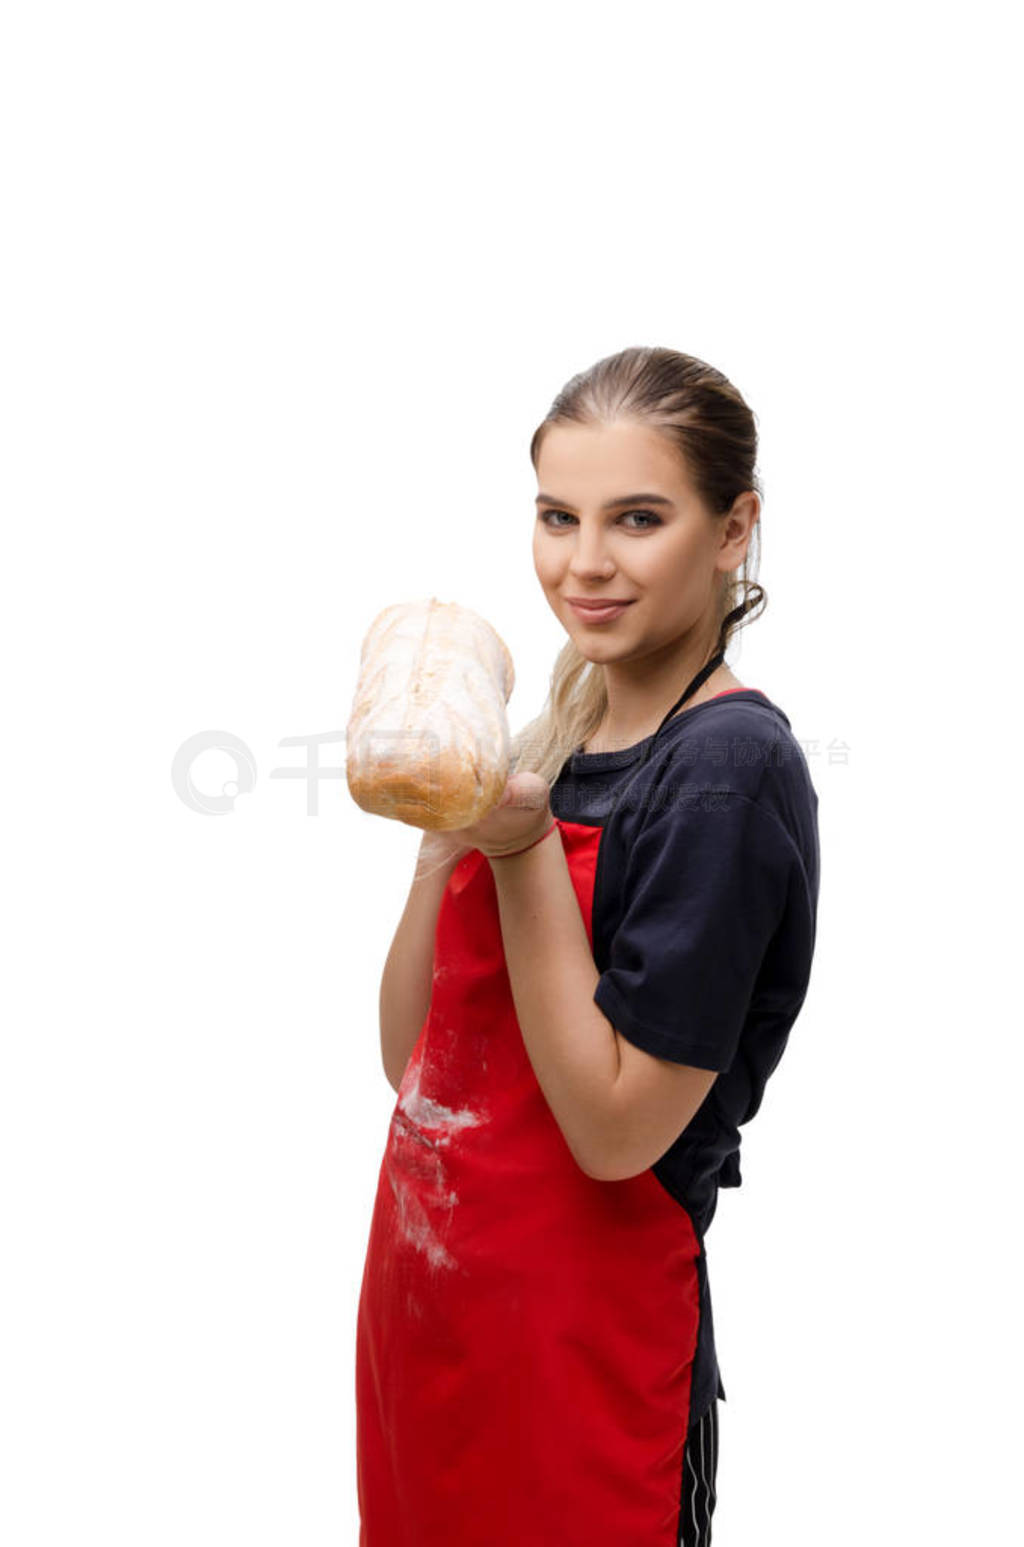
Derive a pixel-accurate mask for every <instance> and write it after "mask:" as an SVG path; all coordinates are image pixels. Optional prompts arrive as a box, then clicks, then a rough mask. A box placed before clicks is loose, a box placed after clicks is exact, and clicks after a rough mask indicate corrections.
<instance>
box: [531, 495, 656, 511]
mask: <svg viewBox="0 0 1024 1547" xmlns="http://www.w3.org/2000/svg"><path fill="white" fill-rule="evenodd" d="M641 500H643V501H644V502H645V503H646V504H648V505H671V504H672V501H671V500H669V499H666V498H665V496H664V494H622V495H620V496H619V498H618V499H616V500H608V501H607V502H606V503H605V504H604V505H602V506H601V509H602V510H615V509H616V508H617V507H618V506H619V505H633V504H636V503H638V502H639V501H641ZM536 503H537V504H538V505H557V506H558V508H559V509H560V510H572V508H573V507H572V506H571V505H570V504H569V501H568V500H556V499H555V498H554V496H553V495H551V494H538V495H537V501H536Z"/></svg>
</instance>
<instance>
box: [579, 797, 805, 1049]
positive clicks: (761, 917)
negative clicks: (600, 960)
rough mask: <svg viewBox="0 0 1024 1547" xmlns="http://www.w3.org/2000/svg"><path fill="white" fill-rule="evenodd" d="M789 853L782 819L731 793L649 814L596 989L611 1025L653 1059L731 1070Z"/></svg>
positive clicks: (779, 906)
mask: <svg viewBox="0 0 1024 1547" xmlns="http://www.w3.org/2000/svg"><path fill="white" fill-rule="evenodd" d="M688 793H691V794H692V792H688ZM794 855H795V850H794V848H793V844H792V840H791V839H790V837H789V835H788V834H787V832H786V831H785V828H784V827H783V826H782V825H781V823H780V822H779V820H778V818H777V817H775V816H774V815H773V814H772V813H771V812H770V811H768V810H767V809H766V808H765V807H763V806H760V805H758V804H757V802H756V801H754V800H751V799H749V798H748V797H747V796H744V795H739V794H737V793H735V792H733V791H713V792H708V793H705V794H702V796H701V798H699V799H694V798H691V799H689V800H687V801H685V802H678V801H677V802H674V803H666V804H665V805H664V806H663V807H662V808H661V809H659V810H657V811H653V812H651V813H649V814H648V815H647V817H646V818H645V820H644V822H643V824H642V826H641V829H640V831H639V833H638V834H637V837H636V839H635V840H634V843H633V847H632V851H631V853H630V856H629V859H628V861H627V863H626V870H625V876H624V880H623V896H624V912H623V914H622V918H621V921H620V923H619V925H618V927H617V929H616V930H615V932H614V934H613V936H612V939H611V941H610V944H609V951H608V965H607V967H606V969H605V970H604V971H603V972H602V973H601V976H600V978H599V979H598V981H597V984H596V985H595V988H594V1001H595V1003H596V1004H597V1005H598V1007H599V1008H600V1009H601V1010H602V1011H603V1012H604V1014H605V1015H606V1016H607V1017H608V1019H609V1020H610V1021H611V1023H612V1025H613V1026H614V1027H615V1028H616V1030H617V1031H619V1032H621V1034H622V1035H623V1036H624V1037H626V1038H627V1040H628V1041H630V1042H632V1043H634V1044H635V1045H636V1046H637V1047H639V1048H643V1049H644V1051H645V1052H648V1053H652V1054H654V1056H655V1057H657V1058H666V1059H669V1060H671V1061H672V1062H676V1063H686V1064H693V1065H694V1066H696V1067H697V1068H700V1069H714V1070H719V1071H721V1070H723V1069H727V1068H728V1067H729V1065H730V1064H731V1063H732V1061H733V1058H734V1057H735V1055H736V1051H737V1049H738V1047H739V1042H740V1034H741V1032H742V1030H743V1025H744V1021H745V1020H746V1016H747V1010H748V1007H749V1005H750V1001H751V997H752V995H753V991H754V986H755V983H756V981H757V976H758V973H759V971H760V969H761V964H762V962H763V960H764V956H765V952H766V951H767V949H768V946H769V944H770V942H771V939H772V936H773V935H774V933H775V931H776V929H777V928H778V926H779V922H780V920H781V918H782V916H783V914H784V912H785V906H786V895H787V891H788V888H789V882H790V875H791V872H792V868H793V863H794Z"/></svg>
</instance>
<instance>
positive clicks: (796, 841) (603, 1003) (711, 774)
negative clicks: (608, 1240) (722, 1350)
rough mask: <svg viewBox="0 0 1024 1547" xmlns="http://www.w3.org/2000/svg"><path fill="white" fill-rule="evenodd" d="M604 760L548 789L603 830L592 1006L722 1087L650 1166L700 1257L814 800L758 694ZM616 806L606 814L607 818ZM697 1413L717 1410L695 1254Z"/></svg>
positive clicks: (783, 962)
mask: <svg viewBox="0 0 1024 1547" xmlns="http://www.w3.org/2000/svg"><path fill="white" fill-rule="evenodd" d="M652 740H653V737H647V738H646V739H645V740H644V741H640V742H637V743H636V744H635V745H634V746H632V747H625V748H623V749H621V750H620V751H616V752H589V753H588V752H580V751H577V752H574V753H572V754H571V755H570V757H569V758H567V759H566V762H565V763H564V764H563V766H562V769H561V771H560V773H559V775H558V778H557V780H556V781H555V783H554V785H553V786H552V790H551V809H552V812H553V813H554V815H555V816H557V817H559V818H560V819H561V820H562V821H567V822H579V823H584V824H587V825H595V826H599V827H601V828H602V829H603V831H602V834H601V840H600V845H599V848H598V855H597V871H596V875H595V878H594V894H593V945H594V962H595V965H596V967H597V969H598V971H599V972H600V974H601V976H600V978H599V980H598V982H597V985H596V987H595V990H594V1002H595V1003H596V1004H597V1005H598V1006H599V1008H600V1009H601V1010H603V1012H604V1013H605V1015H606V1016H607V1017H608V1019H609V1021H610V1022H611V1023H612V1025H613V1026H614V1027H615V1028H616V1030H617V1031H618V1032H619V1033H620V1034H621V1035H622V1036H623V1037H625V1038H626V1040H627V1041H629V1042H632V1043H634V1044H635V1045H636V1046H637V1047H639V1048H643V1049H644V1050H645V1051H646V1052H648V1053H651V1054H653V1055H654V1056H655V1057H657V1058H664V1059H668V1060H670V1061H672V1062H673V1063H684V1064H692V1065H694V1066H696V1067H698V1068H701V1069H714V1070H717V1071H719V1073H718V1078H717V1079H716V1080H715V1083H714V1085H713V1086H712V1087H711V1090H710V1091H709V1092H708V1095H707V1098H706V1099H705V1101H704V1102H703V1104H702V1106H701V1107H700V1109H699V1110H698V1112H697V1113H696V1115H695V1116H694V1118H693V1119H692V1121H691V1122H690V1123H689V1125H688V1126H687V1128H686V1129H685V1131H684V1132H683V1133H682V1134H681V1135H680V1136H679V1138H678V1139H677V1140H676V1141H675V1142H674V1143H673V1144H672V1145H671V1146H670V1148H669V1149H668V1150H667V1151H666V1152H665V1154H664V1155H662V1156H661V1157H660V1158H659V1159H658V1161H657V1162H656V1163H655V1164H654V1166H653V1168H652V1169H653V1171H654V1173H655V1175H656V1176H657V1177H658V1179H659V1180H660V1181H661V1182H662V1184H663V1185H664V1186H665V1187H666V1188H667V1189H668V1191H669V1192H670V1193H671V1194H672V1196H673V1197H675V1198H676V1199H677V1200H678V1201H679V1202H680V1203H681V1204H682V1205H683V1207H684V1208H686V1210H687V1211H688V1212H689V1214H690V1216H691V1218H692V1220H693V1224H694V1227H695V1229H696V1231H697V1234H698V1236H699V1237H700V1239H701V1241H702V1243H703V1236H704V1232H705V1231H706V1230H707V1227H708V1226H709V1225H710V1223H711V1220H712V1217H713V1215H714V1212H715V1206H716V1203H717V1198H718V1189H719V1187H738V1186H739V1185H740V1182H741V1180H742V1178H741V1176H740V1166H739V1150H740V1131H739V1130H740V1128H741V1127H742V1125H743V1124H744V1123H747V1122H749V1121H750V1119H751V1118H752V1117H753V1116H754V1114H755V1113H756V1112H757V1110H758V1107H759V1106H760V1104H761V1098H762V1096H763V1093H764V1088H765V1084H766V1082H767V1080H768V1077H769V1076H770V1075H771V1073H772V1071H773V1070H774V1069H775V1067H776V1065H777V1064H778V1062H779V1059H780V1058H781V1057H782V1053H783V1051H784V1049H785V1046H786V1043H787V1041H788V1038H789V1032H790V1028H791V1027H792V1025H793V1022H794V1021H795V1020H796V1017H797V1014H798V1013H799V1010H800V1007H801V1005H802V1004H803V1001H804V997H805V995H806V993H807V986H808V981H809V977H810V970H811V959H812V956H813V952H814V938H815V924H816V917H817V902H818V796H817V792H816V791H815V789H814V786H813V785H812V783H811V777H810V771H809V769H808V766H807V760H806V758H805V756H804V752H803V749H802V747H801V746H800V743H799V742H798V741H797V740H796V738H795V737H794V735H793V733H792V728H791V726H790V722H789V720H788V718H787V717H786V715H785V714H784V713H783V712H782V710H781V709H780V708H779V707H778V706H777V705H776V704H774V703H772V701H771V700H770V699H769V698H768V697H767V695H766V694H764V693H762V692H761V691H760V690H759V689H756V688H742V689H730V690H728V691H726V692H725V693H723V694H719V695H718V696H716V697H714V698H711V699H707V700H706V701H705V702H704V703H702V704H697V705H695V706H693V707H692V708H685V707H684V709H683V710H681V711H680V712H679V713H678V714H677V715H676V716H675V717H674V718H673V719H671V720H669V721H668V723H667V724H666V725H665V726H664V727H663V729H662V730H661V732H660V734H659V735H658V737H657V740H656V742H655V743H654V747H653V750H652V751H651V753H650V756H649V757H648V758H647V760H646V762H643V763H641V761H640V759H641V755H642V753H643V751H644V749H645V748H646V747H647V746H648V744H649V743H650V742H651V741H652ZM613 807H614V809H613ZM698 1267H699V1269H700V1275H701V1296H702V1315H701V1318H700V1320H701V1327H700V1335H699V1339H698V1349H697V1356H696V1361H695V1369H694V1377H693V1394H692V1399H691V1415H692V1416H693V1417H694V1418H697V1417H699V1416H700V1414H701V1413H703V1412H704V1411H705V1409H706V1407H707V1405H708V1404H709V1403H710V1401H711V1400H712V1399H713V1398H714V1396H715V1395H718V1396H724V1395H725V1392H724V1389H723V1387H722V1383H721V1377H720V1375H719V1372H718V1365H717V1358H716V1356H715V1349H714V1333H713V1327H712V1322H711V1304H710V1294H709V1291H708V1287H707V1281H706V1263H705V1261H704V1254H703V1252H702V1253H701V1257H700V1258H699V1259H698Z"/></svg>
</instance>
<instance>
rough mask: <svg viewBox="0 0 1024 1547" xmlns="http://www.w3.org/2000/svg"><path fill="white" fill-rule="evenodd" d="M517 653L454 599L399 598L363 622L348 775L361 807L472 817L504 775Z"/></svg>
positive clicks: (495, 798) (437, 824) (452, 822)
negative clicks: (366, 625) (365, 625)
mask: <svg viewBox="0 0 1024 1547" xmlns="http://www.w3.org/2000/svg"><path fill="white" fill-rule="evenodd" d="M514 684H515V671H514V669H513V665H512V656H511V654H510V653H509V650H508V647H507V646H506V644H505V642H504V640H503V639H502V638H501V637H500V635H499V634H498V633H496V631H495V630H494V629H493V628H492V627H491V625H490V624H489V623H488V622H487V621H486V619H485V618H482V617H480V615H479V614H478V613H475V612H473V611H471V610H470V608H468V607H462V606H460V605H459V604H458V603H457V602H440V601H438V600H437V598H436V597H431V598H430V599H429V600H428V601H417V602H400V603H397V604H396V605H394V606H392V607H385V609H384V611H383V612H381V613H378V615H377V617H376V618H375V619H374V620H373V622H372V623H371V625H370V627H369V629H368V630H367V633H366V637H365V639H364V640H363V647H362V652H361V655H360V665H359V678H358V682H357V684H356V692H355V700H354V703H353V707H352V713H351V716H350V718H349V722H348V730H347V733H346V768H345V772H346V777H347V779H348V787H349V791H350V792H351V795H352V798H353V800H354V801H355V802H356V804H357V805H358V806H361V807H362V809H363V810H364V811H369V812H372V813H374V814H375V815H377V816H388V817H395V818H397V819H398V820H399V821H402V822H408V823H409V824H410V825H411V826H413V827H422V828H428V829H434V830H437V831H444V830H449V829H454V828H458V827H469V826H470V825H471V824H472V823H474V822H478V821H479V820H480V819H481V817H484V816H486V815H487V813H488V811H490V810H492V808H493V807H495V806H496V805H497V804H498V802H499V800H500V799H501V796H502V792H503V791H504V788H505V783H506V780H507V778H508V767H509V749H510V737H509V727H508V718H507V715H506V711H505V706H506V704H507V703H508V700H509V697H510V695H511V692H512V688H513V686H514Z"/></svg>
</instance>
